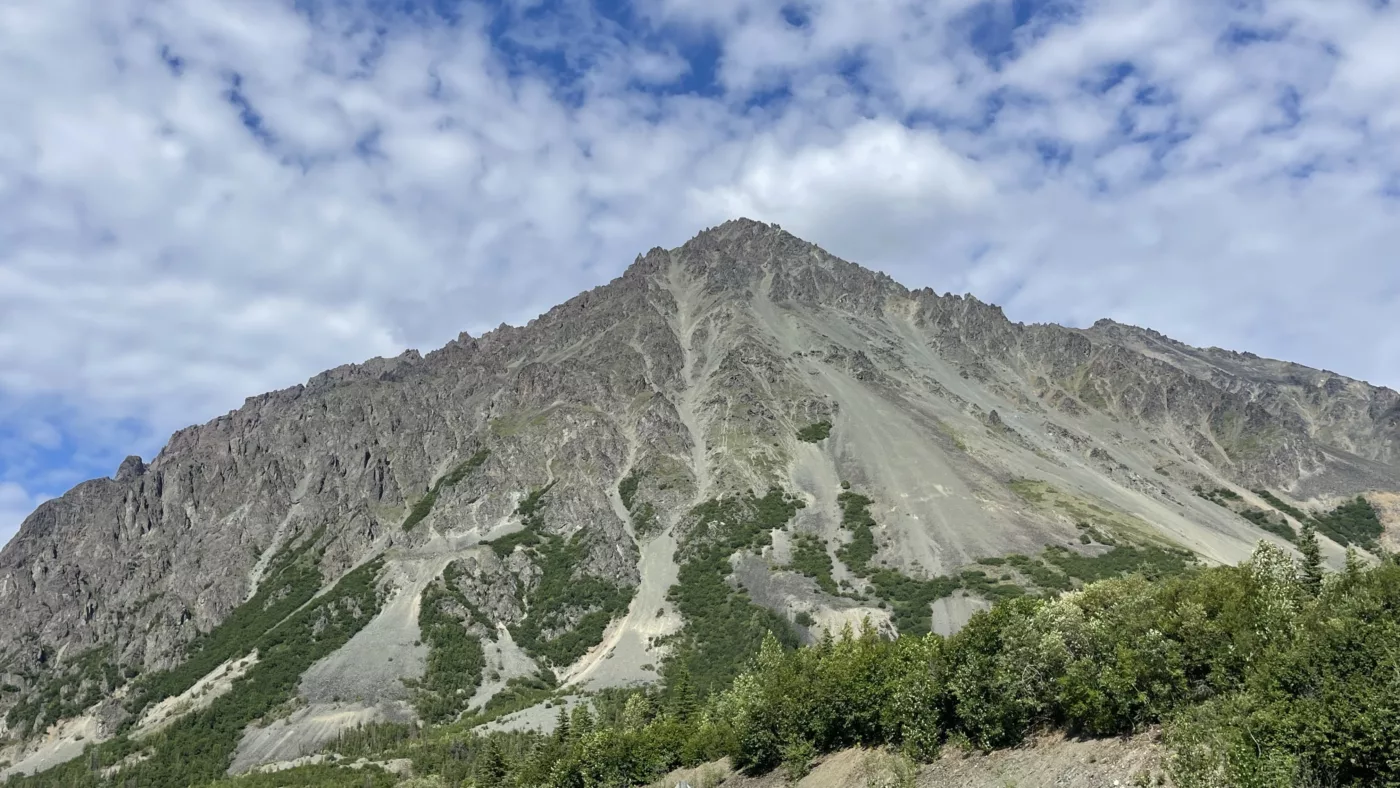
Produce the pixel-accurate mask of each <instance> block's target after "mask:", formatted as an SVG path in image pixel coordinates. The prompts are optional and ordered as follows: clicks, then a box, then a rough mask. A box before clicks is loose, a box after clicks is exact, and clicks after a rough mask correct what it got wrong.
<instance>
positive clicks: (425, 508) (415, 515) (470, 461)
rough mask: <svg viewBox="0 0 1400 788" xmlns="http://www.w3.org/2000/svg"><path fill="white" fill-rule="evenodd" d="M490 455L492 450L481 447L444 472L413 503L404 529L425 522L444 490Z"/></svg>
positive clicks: (409, 528)
mask: <svg viewBox="0 0 1400 788" xmlns="http://www.w3.org/2000/svg"><path fill="white" fill-rule="evenodd" d="M490 456H491V452H490V451H489V450H487V449H481V450H480V451H478V452H477V453H476V454H473V455H472V456H470V457H468V458H467V459H466V460H463V461H462V462H460V463H458V464H457V465H456V466H454V467H453V468H452V470H450V471H448V472H447V473H445V474H443V476H442V477H441V478H439V479H438V480H437V481H436V482H433V486H432V487H431V488H429V489H428V492H426V493H424V495H423V497H422V498H419V499H418V502H417V503H415V504H413V508H412V509H410V510H409V512H408V517H405V518H404V521H403V529H404V530H405V531H411V530H413V527H414V526H415V525H418V524H419V523H421V522H423V520H424V518H426V517H427V516H428V515H429V514H431V513H432V511H433V506H435V505H436V504H437V499H438V495H439V494H440V493H441V492H442V491H443V490H446V489H447V488H449V487H452V486H453V485H455V484H457V483H458V482H460V481H462V480H463V479H465V478H467V475H468V474H470V473H471V472H472V471H474V470H476V469H477V468H480V467H481V465H482V464H483V463H485V462H486V458H487V457H490Z"/></svg>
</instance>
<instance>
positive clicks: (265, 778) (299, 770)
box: [205, 763, 399, 788]
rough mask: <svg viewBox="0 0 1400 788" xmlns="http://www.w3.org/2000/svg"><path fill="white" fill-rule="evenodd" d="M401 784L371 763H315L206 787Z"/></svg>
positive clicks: (381, 787) (377, 787)
mask: <svg viewBox="0 0 1400 788" xmlns="http://www.w3.org/2000/svg"><path fill="white" fill-rule="evenodd" d="M398 784H399V778H398V776H397V775H394V774H391V773H389V772H386V771H384V769H383V768H381V767H379V766H376V765H373V764H370V765H366V766H362V767H359V768H355V769H351V768H350V767H348V766H332V765H328V764H320V763H318V764H312V765H310V766H297V767H295V768H292V769H283V770H281V771H277V772H272V773H270V774H260V773H253V774H244V775H240V776H238V777H233V778H226V779H222V780H217V781H215V782H210V783H206V784H205V786H206V788H213V787H214V786H220V787H226V788H288V786H293V785H295V786H297V788H392V786H394V785H398Z"/></svg>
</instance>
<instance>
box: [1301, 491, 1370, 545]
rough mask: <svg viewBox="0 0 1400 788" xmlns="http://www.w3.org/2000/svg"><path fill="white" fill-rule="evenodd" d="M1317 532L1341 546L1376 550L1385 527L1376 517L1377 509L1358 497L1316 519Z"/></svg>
mask: <svg viewBox="0 0 1400 788" xmlns="http://www.w3.org/2000/svg"><path fill="white" fill-rule="evenodd" d="M1316 520H1317V530H1319V531H1321V532H1322V533H1324V534H1326V535H1327V537H1328V538H1329V539H1331V540H1332V541H1334V542H1336V543H1337V544H1340V545H1349V544H1356V545H1360V546H1362V547H1364V548H1366V549H1368V550H1375V549H1376V540H1377V539H1379V538H1380V535H1381V533H1382V532H1383V531H1384V530H1385V527H1384V526H1383V525H1381V519H1380V517H1379V516H1377V515H1376V510H1375V507H1373V506H1371V502H1370V501H1368V500H1366V499H1365V498H1364V497H1362V496H1360V495H1358V496H1356V498H1355V499H1353V500H1350V501H1347V502H1346V503H1344V504H1342V505H1341V506H1338V507H1337V508H1335V509H1333V510H1331V511H1329V512H1325V513H1323V514H1319V515H1318V516H1317V517H1316Z"/></svg>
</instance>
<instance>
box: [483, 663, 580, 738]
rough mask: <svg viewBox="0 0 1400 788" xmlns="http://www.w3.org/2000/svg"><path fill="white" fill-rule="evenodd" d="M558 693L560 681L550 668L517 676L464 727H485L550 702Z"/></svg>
mask: <svg viewBox="0 0 1400 788" xmlns="http://www.w3.org/2000/svg"><path fill="white" fill-rule="evenodd" d="M558 691H559V679H557V678H556V677H555V675H554V672H553V671H551V670H549V669H548V668H542V669H541V670H540V671H539V672H538V673H531V674H529V675H525V676H515V677H513V678H511V679H509V680H507V681H506V685H505V686H504V687H502V688H501V691H500V692H497V693H496V694H495V695H492V696H491V699H490V700H488V701H487V702H486V705H485V706H484V707H482V708H481V709H480V710H479V711H477V712H475V713H473V714H471V715H469V716H468V717H467V718H466V720H465V722H464V727H467V728H472V727H475V726H477V725H484V724H486V723H488V722H491V721H492V720H495V719H499V718H501V717H504V716H506V715H507V714H514V713H515V712H517V711H522V710H524V709H528V708H530V707H531V706H535V705H537V704H539V703H543V702H544V701H546V700H549V699H550V698H552V697H554V696H555V695H556V694H557V693H558Z"/></svg>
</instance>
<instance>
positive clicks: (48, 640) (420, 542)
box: [0, 219, 1400, 711]
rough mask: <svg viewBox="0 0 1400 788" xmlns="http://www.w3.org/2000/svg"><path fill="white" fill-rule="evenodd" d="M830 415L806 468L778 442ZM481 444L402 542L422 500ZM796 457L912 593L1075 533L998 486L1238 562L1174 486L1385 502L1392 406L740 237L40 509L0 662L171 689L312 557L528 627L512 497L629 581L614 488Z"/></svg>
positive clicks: (598, 569) (18, 542) (670, 485)
mask: <svg viewBox="0 0 1400 788" xmlns="http://www.w3.org/2000/svg"><path fill="white" fill-rule="evenodd" d="M982 413H985V414H986V416H985V417H982V416H980V415H979V414H982ZM822 419H829V420H831V421H832V422H833V423H834V429H833V432H832V434H831V436H830V437H829V438H827V439H826V440H825V441H823V442H822V444H821V445H820V446H818V447H816V448H815V449H814V448H812V447H811V446H810V445H809V444H799V442H798V441H796V439H795V437H794V436H795V433H796V431H797V430H798V429H800V428H802V427H803V426H806V425H808V424H810V423H812V422H815V421H818V420H822ZM989 427H990V429H989ZM483 448H485V449H488V450H489V451H490V455H489V458H488V459H487V460H486V462H485V463H484V464H482V465H481V466H480V467H479V468H477V469H476V470H474V471H472V472H471V473H470V474H468V475H467V476H465V477H464V478H463V479H462V480H461V481H460V482H459V483H457V484H455V485H451V486H444V487H442V488H441V489H440V490H439V492H438V495H437V500H436V503H435V505H434V506H433V508H432V510H431V513H429V514H428V515H427V517H425V518H424V519H423V520H422V522H420V523H419V524H418V525H417V526H415V527H414V528H412V529H411V530H407V531H405V530H404V529H403V528H402V527H401V525H402V523H403V522H404V519H405V517H406V516H407V513H408V511H409V508H410V506H411V505H412V504H413V503H415V502H417V501H418V500H419V499H421V498H422V497H423V496H424V495H425V494H426V493H427V492H428V491H429V490H430V489H431V488H432V487H433V485H434V484H435V482H437V480H439V479H440V478H442V477H443V476H444V475H446V474H448V473H449V472H451V471H452V469H453V468H455V467H456V466H457V465H458V464H460V463H462V462H463V461H464V460H466V459H467V458H468V457H471V456H472V455H473V454H475V453H476V452H477V451H478V450H480V449H483ZM799 453H804V454H801V455H800V456H799ZM799 461H800V463H802V464H804V467H806V468H808V470H809V471H810V470H811V469H813V468H818V469H825V470H822V471H821V472H820V473H817V472H812V473H810V474H809V475H810V476H812V478H829V479H832V480H834V479H837V478H840V479H846V480H849V481H851V482H852V483H853V484H855V485H857V486H858V489H860V490H862V491H863V492H864V493H865V494H867V495H870V496H871V497H872V498H874V499H875V500H876V505H875V506H874V507H873V508H872V513H873V514H874V515H875V516H876V519H877V520H878V521H879V522H880V523H881V528H880V533H879V538H880V539H881V560H882V561H885V562H891V563H894V564H897V565H902V566H904V567H905V568H906V570H907V571H910V572H913V573H916V574H917V573H920V572H943V571H949V570H952V569H955V568H956V567H958V566H961V565H963V564H965V563H967V562H969V561H972V560H975V559H976V558H977V557H979V556H986V555H993V554H999V553H1005V552H1010V551H1020V552H1025V551H1029V550H1034V549H1036V548H1037V547H1038V546H1040V545H1044V544H1050V543H1060V544H1063V543H1065V542H1066V541H1068V540H1069V539H1070V538H1072V537H1073V535H1074V531H1073V527H1072V524H1070V523H1068V522H1065V521H1064V518H1062V517H1058V516H1056V515H1055V514H1054V513H1047V512H1045V511H1039V510H1035V509H1033V508H1032V507H1028V506H1026V505H1024V503H1023V502H1022V501H1020V499H1018V498H1016V496H1015V495H1013V494H1012V493H1011V492H1009V491H1008V488H1007V482H1008V481H1009V480H1010V479H1012V478H1016V477H1034V478H1039V479H1043V480H1045V481H1046V482H1047V483H1050V484H1052V485H1054V486H1056V487H1057V488H1059V489H1063V490H1066V491H1070V492H1073V493H1074V494H1075V495H1079V496H1081V497H1084V498H1087V499H1092V500H1095V501H1097V502H1099V504H1100V505H1102V506H1104V507H1107V508H1109V509H1112V510H1116V511H1120V512H1125V513H1128V512H1131V513H1132V516H1134V517H1138V518H1141V519H1142V520H1144V521H1145V522H1147V523H1148V524H1149V525H1151V526H1153V527H1155V528H1157V529H1159V530H1160V531H1161V533H1162V534H1163V535H1164V537H1165V538H1171V539H1174V540H1176V541H1179V542H1180V543H1182V544H1185V545H1187V546H1189V547H1191V549H1194V550H1196V551H1198V552H1200V553H1202V554H1203V555H1205V556H1207V557H1208V558H1212V559H1216V560H1232V559H1236V558H1238V557H1242V556H1243V555H1245V554H1247V552H1248V549H1249V548H1250V546H1251V545H1252V544H1253V542H1254V540H1256V539H1258V538H1260V537H1261V532H1259V531H1257V530H1256V529H1254V528H1253V526H1251V525H1250V524H1248V523H1245V522H1244V521H1242V520H1239V518H1231V516H1230V515H1229V514H1228V513H1226V512H1222V511H1217V510H1216V509H1218V507H1216V508H1215V509H1212V508H1211V506H1210V505H1208V504H1202V503H1200V502H1199V501H1197V500H1195V499H1194V498H1193V496H1191V494H1190V492H1189V484H1190V483H1194V481H1195V480H1199V479H1210V480H1215V481H1216V482H1217V483H1220V484H1236V485H1240V486H1266V487H1269V488H1272V489H1276V490H1280V491H1287V492H1288V493H1290V494H1291V495H1292V496H1293V497H1294V498H1295V499H1297V500H1307V499H1313V498H1316V499H1326V498H1328V497H1329V496H1336V495H1343V494H1355V493H1357V492H1362V491H1366V490H1378V489H1385V490H1395V489H1397V488H1400V394H1397V393H1396V392H1395V391H1392V390H1389V389H1384V388H1378V387H1374V386H1370V385H1367V384H1365V383H1362V382H1360V381H1355V380H1350V379H1347V378H1344V377H1341V376H1339V375H1336V374H1333V373H1330V372H1325V371H1319V370H1313V369H1308V368H1306V367H1302V366H1299V365H1296V364H1289V363H1287V362H1282V361H1273V360H1269V359H1262V358H1259V357H1257V356H1254V355H1251V354H1245V353H1233V352H1229V351H1224V350H1219V349H1214V348H1212V349H1205V350H1203V349H1199V348H1192V347H1188V346H1186V345H1183V344H1181V343H1178V342H1175V341H1173V340H1170V339H1168V338H1166V337H1164V336H1162V335H1160V334H1158V333H1156V332H1153V331H1150V330H1146V329H1140V328H1134V327H1131V326H1124V325H1120V324H1117V323H1112V322H1110V321H1100V322H1099V323H1097V324H1095V325H1094V326H1093V327H1092V328H1089V329H1085V330H1079V329H1072V328H1064V327H1061V326H1055V325H1030V326H1027V325H1022V324H1018V323H1012V322H1010V321H1009V320H1007V318H1006V317H1005V315H1004V314H1003V313H1002V311H1001V309H1000V308H998V307H996V306H992V305H989V304H984V303H982V302H981V301H979V300H977V299H976V298H974V297H972V296H955V295H939V294H937V293H935V292H933V291H932V290H927V289H925V290H913V291H911V290H908V289H906V288H904V287H903V286H901V285H899V284H898V283H897V282H895V281H893V280H892V279H890V278H889V277H888V276H885V275H884V274H880V273H876V272H873V271H869V270H867V269H864V268H861V267H860V266H857V265H854V264H852V263H849V262H846V261H843V260H840V259H837V258H835V257H833V256H832V255H830V254H828V253H826V252H825V251H823V250H821V249H819V248H817V247H816V246H813V245H812V244H809V243H807V242H805V241H802V240H801V239H798V238H795V237H793V236H792V235H790V234H788V233H786V232H783V231H781V230H779V229H777V228H776V226H770V225H766V224H763V223H761V222H755V221H750V220H746V219H740V220H735V221H731V222H727V223H725V224H723V225H720V226H718V227H714V228H710V229H708V230H705V231H704V232H702V233H700V234H699V235H697V236H696V237H695V238H694V239H692V240H691V241H690V242H688V243H687V244H685V245H684V246H682V247H681V248H679V249H674V250H663V249H652V250H651V251H649V252H648V253H647V254H645V255H643V256H640V257H638V258H637V260H636V261H635V262H634V263H633V264H632V265H631V266H630V267H629V268H628V269H627V271H626V272H625V273H624V274H623V275H622V276H621V277H619V278H617V279H614V280H613V281H612V282H610V283H608V284H606V285H603V286H601V287H597V288H594V289H592V290H590V291H588V292H585V293H582V294H580V295H579V296H577V297H575V298H572V299H570V300H569V301H567V302H565V303H563V304H561V305H559V306H557V307H555V308H554V309H551V310H550V311H548V312H547V313H545V314H543V315H541V316H539V317H538V318H536V319H534V320H532V321H530V322H529V324H528V325H526V326H523V327H513V326H506V325H502V326H501V327H499V328H497V329H496V330H494V331H491V332H488V333H487V334H485V335H483V336H481V337H471V336H469V335H467V334H465V333H464V334H462V335H460V336H459V337H458V338H457V339H455V340H453V341H451V342H449V343H448V344H447V345H446V346H444V347H442V348H439V349H437V350H434V351H432V352H429V353H427V354H426V355H420V354H419V353H418V352H417V351H412V350H410V351H406V352H405V353H403V354H402V355H400V356H398V357H396V358H393V359H383V358H377V359H371V360H370V361H367V362H365V363H363V364H349V365H345V366H342V367H337V368H336V369H333V370H329V371H327V372H324V373H321V374H319V375H317V376H315V377H314V378H312V379H311V380H309V381H308V382H307V383H306V384H305V385H300V386H294V387H292V388H289V389H285V390H282V391H275V392H271V393H268V394H264V395H262V396H258V397H252V398H250V399H248V400H247V402H246V403H245V404H244V405H243V407H242V408H239V409H238V410H236V411H233V412H231V413H228V414H226V415H223V416H220V417H218V418H216V419H214V420H212V421H210V422H208V423H207V424H203V425H199V426H193V427H189V428H187V429H183V430H180V431H179V432H177V433H175V435H173V436H172V437H171V439H170V441H169V443H168V444H167V445H166V446H165V448H164V449H163V450H161V452H160V453H159V454H158V455H157V456H156V457H155V458H154V459H152V460H151V461H150V463H149V464H146V463H143V462H142V461H141V459H140V458H137V457H131V458H128V459H127V460H125V461H123V463H122V464H121V467H120V468H119V469H118V471H117V474H116V477H115V478H114V479H97V480H93V481H89V482H85V483H83V484H80V485H78V486H77V487H75V488H73V489H72V490H70V491H69V492H68V493H66V494H65V495H63V496H61V497H59V498H57V499H54V500H51V501H48V502H45V503H44V504H42V505H41V506H40V507H39V508H38V509H37V510H36V511H35V512H34V513H33V514H32V515H30V517H28V518H27V519H26V520H25V522H24V524H23V526H22V527H21V529H20V531H19V534H18V535H17V536H16V537H15V539H14V540H13V541H12V542H11V543H10V544H9V545H8V546H6V547H5V549H4V550H3V552H0V632H4V633H6V637H4V638H0V666H3V667H4V669H5V671H7V672H8V673H16V674H19V673H33V672H34V671H39V672H42V671H44V670H48V669H52V668H53V666H55V665H61V664H63V663H64V662H65V660H68V659H70V658H71V657H72V656H74V655H77V654H79V653H81V652H83V651H85V650H87V649H90V648H93V647H96V646H111V647H112V648H113V653H114V654H115V655H116V657H117V658H118V659H119V660H120V662H121V663H123V664H124V665H128V666H136V667H138V668H140V669H142V670H151V669H155V668H161V667H168V666H170V665H173V664H176V663H178V662H179V661H180V659H181V658H182V655H183V653H184V649H185V647H186V644H187V643H188V642H189V641H190V639H191V638H193V637H194V636H195V634H196V633H197V632H201V631H207V630H208V629H210V628H211V627H213V626H215V625H216V624H218V623H219V622H220V621H222V620H223V619H224V618H225V617H226V616H228V615H229V613H230V611H232V610H233V609H234V608H236V607H237V606H238V605H240V604H241V603H243V602H244V600H245V599H247V598H248V597H249V595H250V594H251V593H252V591H253V590H254V589H255V587H256V585H257V583H258V581H259V580H260V575H261V572H262V571H263V569H264V568H265V567H266V565H267V563H268V562H267V560H266V559H267V558H268V557H269V556H270V555H272V554H274V553H276V552H277V551H278V550H280V549H282V548H283V547H284V546H285V545H287V544H289V543H291V542H292V541H294V540H295V539H297V538H301V537H311V536H315V537H316V538H317V539H319V545H320V546H322V547H323V548H324V555H323V558H322V561H321V572H322V576H323V579H324V580H325V581H326V582H331V581H333V580H334V579H335V578H337V577H338V576H340V575H341V574H342V573H344V572H345V571H346V570H348V569H349V568H351V567H353V566H355V565H357V564H359V563H360V562H362V561H364V560H366V559H368V558H369V557H371V556H374V555H378V554H387V555H413V556H423V555H429V554H431V555H439V554H441V555H443V556H444V558H443V561H442V564H444V565H445V563H446V561H447V560H449V559H451V560H457V561H459V564H458V565H459V566H460V567H461V568H462V570H463V571H462V572H461V574H460V575H459V576H458V583H459V587H460V589H461V590H462V592H463V593H464V594H465V596H466V597H467V598H468V599H470V600H471V601H472V603H473V604H475V605H477V606H478V607H479V608H480V609H481V610H482V611H483V612H484V613H485V614H486V615H487V616H488V617H491V618H492V619H493V620H494V621H496V622H499V623H507V624H509V623H513V622H517V621H519V620H520V619H521V618H522V617H523V616H526V615H528V610H527V609H526V607H525V603H524V601H523V600H524V599H525V596H526V595H527V594H528V590H529V589H530V588H532V587H533V584H534V583H535V582H537V580H538V572H539V570H538V568H537V567H535V566H534V565H533V563H532V561H531V560H530V559H529V558H528V556H526V555H525V554H523V553H516V554H512V555H509V556H506V557H505V558H504V559H501V558H497V557H496V556H495V555H493V554H492V553H491V552H490V551H489V550H483V549H481V548H479V547H477V545H479V543H480V542H481V541H483V540H486V539H489V538H494V537H497V536H500V535H502V534H506V533H509V532H511V531H513V530H516V529H518V528H519V527H520V526H521V524H520V522H519V518H518V517H514V516H513V513H514V512H515V507H516V505H517V503H518V502H519V500H520V499H521V498H523V497H524V496H525V495H526V494H528V493H529V492H530V491H531V490H534V489H537V488H540V487H543V486H545V485H546V484H551V483H552V484H553V487H551V489H550V492H549V493H548V495H547V497H546V505H545V507H544V509H543V510H542V513H543V527H544V529H545V530H546V531H548V532H550V533H556V534H563V535H569V536H572V535H575V534H582V536H581V537H580V538H581V539H583V541H584V544H586V547H587V555H588V559H587V561H585V563H584V566H583V567H582V569H581V571H586V572H588V573H591V574H594V575H596V576H598V577H601V578H605V579H607V580H609V581H610V582H613V583H616V584H619V585H622V586H627V587H636V586H639V585H645V583H646V582H647V578H648V577H649V576H652V575H649V573H652V572H659V571H663V570H664V571H673V570H674V565H673V564H672V565H671V566H670V567H669V568H666V567H660V566H659V564H652V565H648V564H647V563H646V562H644V561H642V560H641V559H640V557H641V555H642V551H641V550H640V548H639V542H638V537H637V536H636V534H635V533H634V523H632V522H631V519H632V514H631V513H630V512H628V511H627V510H626V509H625V508H624V507H623V505H622V504H621V503H620V501H619V499H618V498H617V492H616V491H617V487H618V483H619V482H620V481H621V480H622V479H623V478H625V477H626V476H628V474H630V473H632V472H634V471H635V472H637V473H639V474H640V483H639V485H638V489H637V494H636V497H635V499H634V501H633V511H637V507H639V506H641V505H642V504H650V505H651V506H652V507H653V510H654V511H655V513H656V516H657V521H658V522H659V523H660V524H661V526H662V527H670V526H673V525H674V523H675V522H676V521H677V520H678V519H680V518H681V517H682V515H683V514H684V512H685V511H687V510H688V509H689V507H691V506H692V505H694V504H695V503H697V502H699V501H701V500H704V499H707V498H713V497H715V496H717V495H719V494H721V493H724V492H730V491H738V490H746V489H759V490H763V489H766V488H767V487H768V486H770V485H782V486H785V487H787V488H789V489H795V488H796V486H795V485H794V483H793V480H794V475H793V474H794V470H793V469H794V467H795V466H796V465H797V464H799ZM1164 465H1170V467H1171V468H1173V471H1172V473H1171V474H1170V476H1163V475H1161V473H1160V472H1159V473H1157V474H1154V469H1157V468H1161V467H1163V466H1164ZM1149 480H1150V481H1149ZM828 487H830V489H828ZM806 492H807V494H808V495H809V496H812V497H813V499H814V502H815V500H816V499H818V498H821V499H834V498H835V496H836V495H837V494H838V493H839V492H840V490H839V488H837V487H834V486H833V485H832V484H830V483H828V484H826V486H822V485H816V486H813V487H811V489H808V490H807V491H806ZM825 505H827V506H829V500H828V501H826V502H825ZM814 511H815V509H814ZM832 528H834V526H832ZM827 530H828V532H831V533H834V531H832V530H831V529H830V528H829V529H827ZM646 614H647V616H651V617H654V615H655V611H654V610H653V611H646ZM634 617H635V618H637V619H638V620H640V619H641V616H640V614H638V615H637V616H629V618H628V620H627V621H628V622H631V621H632V619H633V618H634ZM648 620H651V619H648ZM620 626H631V624H630V623H627V622H624V624H622V625H620ZM605 645H606V644H605ZM584 674H586V675H594V674H593V673H589V672H588V671H582V672H581V673H580V675H584ZM13 702H14V696H5V697H3V698H0V705H4V704H7V703H13ZM0 711H3V709H0Z"/></svg>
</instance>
